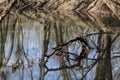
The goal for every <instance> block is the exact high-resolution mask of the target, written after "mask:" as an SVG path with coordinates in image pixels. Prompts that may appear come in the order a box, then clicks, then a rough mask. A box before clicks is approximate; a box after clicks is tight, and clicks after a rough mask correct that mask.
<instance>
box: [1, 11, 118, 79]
mask: <svg viewBox="0 0 120 80" xmlns="http://www.w3.org/2000/svg"><path fill="white" fill-rule="evenodd" d="M119 35H120V20H119V19H118V18H117V17H116V16H110V17H109V16H105V15H104V16H102V15H101V16H95V15H90V14H88V15H86V14H77V13H72V12H71V13H65V14H58V13H50V14H46V15H44V13H41V14H40V15H39V17H38V18H33V17H28V16H26V15H19V14H16V15H11V14H10V15H8V16H6V17H5V18H4V20H3V21H2V22H1V23H0V37H1V38H0V46H1V48H0V67H1V70H0V80H43V79H44V80H80V79H82V78H84V80H94V78H95V75H96V71H97V70H96V65H97V63H98V62H96V61H97V55H99V54H98V53H99V52H98V50H100V51H101V52H100V54H101V53H102V50H104V51H103V52H105V54H109V56H110V58H111V65H112V75H113V79H114V80H119V79H120V77H119V71H120V64H119V56H120V55H119V53H120V36H119ZM80 36H82V37H83V38H85V39H86V42H87V43H88V45H89V46H88V45H87V47H89V50H88V51H87V54H88V56H87V58H84V59H82V60H81V63H80V65H77V62H78V61H77V60H74V59H75V55H79V54H80V53H81V51H82V46H83V45H84V44H85V43H84V42H82V41H81V40H77V39H76V37H80ZM70 40H74V41H73V42H70V44H66V45H62V44H65V43H68V42H69V41H70ZM57 46H58V47H57ZM55 47H57V48H58V49H59V50H56V49H57V48H55ZM54 48H55V49H54ZM51 54H53V55H51ZM47 55H48V56H49V57H47ZM68 56H69V58H68ZM47 58H48V59H47ZM101 60H102V59H101ZM46 61H47V62H46ZM98 61H99V60H98ZM91 64H92V65H91Z"/></svg>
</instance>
